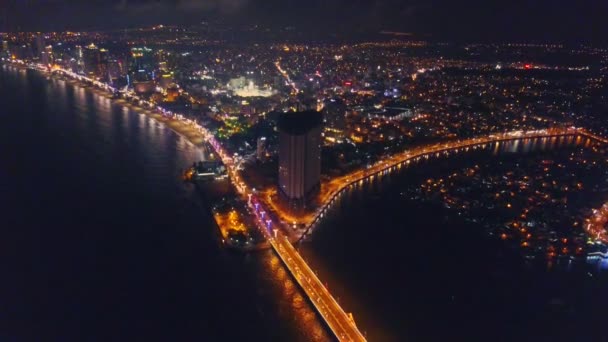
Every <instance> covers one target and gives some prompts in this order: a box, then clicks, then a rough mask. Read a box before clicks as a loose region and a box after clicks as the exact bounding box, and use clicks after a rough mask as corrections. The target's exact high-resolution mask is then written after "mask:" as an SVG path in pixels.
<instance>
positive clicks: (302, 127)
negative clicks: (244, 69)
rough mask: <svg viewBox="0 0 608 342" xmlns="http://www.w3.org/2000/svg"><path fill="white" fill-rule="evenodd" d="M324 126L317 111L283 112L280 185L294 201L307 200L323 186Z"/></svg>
mask: <svg viewBox="0 0 608 342" xmlns="http://www.w3.org/2000/svg"><path fill="white" fill-rule="evenodd" d="M322 126H323V115H322V114H321V113H320V112H316V111H305V112H289V113H283V114H281V115H280V116H279V120H278V128H279V189H280V192H281V193H282V195H283V196H284V197H285V198H286V199H287V200H288V201H290V202H291V203H293V204H300V203H302V204H303V203H305V202H306V201H307V200H308V199H309V198H310V197H311V195H313V194H314V193H315V192H316V191H317V190H318V189H319V185H320V178H321V130H322V128H323V127H322Z"/></svg>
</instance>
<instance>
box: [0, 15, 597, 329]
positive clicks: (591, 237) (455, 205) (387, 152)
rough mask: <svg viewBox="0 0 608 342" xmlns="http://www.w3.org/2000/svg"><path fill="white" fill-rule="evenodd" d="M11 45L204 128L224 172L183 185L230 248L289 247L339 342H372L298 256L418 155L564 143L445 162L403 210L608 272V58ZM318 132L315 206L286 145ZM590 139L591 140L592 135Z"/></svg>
mask: <svg viewBox="0 0 608 342" xmlns="http://www.w3.org/2000/svg"><path fill="white" fill-rule="evenodd" d="M243 37H257V39H251V38H250V39H244V38H243ZM0 40H1V41H2V46H1V51H0V53H1V55H0V57H1V60H2V61H3V62H4V63H7V64H13V65H21V66H23V67H25V66H28V67H32V68H36V69H38V70H40V71H41V72H43V73H45V74H47V75H49V77H57V78H63V79H66V80H67V79H70V80H71V82H79V84H81V85H83V86H87V87H91V88H94V87H97V88H99V89H98V90H100V89H101V90H103V91H105V92H106V93H105V94H106V96H107V97H109V98H113V99H114V100H116V101H119V102H122V103H125V104H128V105H130V106H137V107H138V108H145V110H147V111H150V110H155V111H157V112H159V113H161V120H179V121H182V122H187V123H188V124H189V125H192V127H195V128H196V129H194V128H193V132H194V133H192V136H191V137H194V138H196V137H197V136H198V135H200V137H199V138H200V141H199V143H200V146H201V147H202V148H204V149H205V150H206V151H207V152H208V155H209V158H208V159H207V160H202V161H194V160H193V161H192V162H193V165H192V167H190V165H184V168H187V169H186V171H185V172H184V174H183V177H184V179H185V180H187V181H191V182H194V183H196V184H197V186H199V187H200V188H201V189H203V190H202V191H203V192H205V193H206V196H208V197H209V198H211V200H212V202H213V205H212V212H213V215H214V218H215V220H216V223H217V225H218V227H219V231H220V235H221V239H222V241H223V243H225V244H226V245H227V246H229V247H235V248H237V249H244V250H258V249H268V248H273V249H274V250H275V251H276V252H277V253H278V255H279V256H280V257H281V260H282V261H283V262H284V263H285V264H286V266H287V268H288V269H289V271H290V273H291V274H292V275H293V277H294V278H295V279H296V280H297V282H298V283H299V284H300V286H301V287H302V288H303V289H304V291H305V292H306V293H307V294H308V296H309V298H310V299H311V301H312V303H313V305H314V306H315V308H316V309H317V311H319V313H320V314H321V316H323V317H324V319H325V321H326V323H327V324H328V326H329V327H330V329H331V330H332V331H333V332H334V334H335V335H336V337H337V338H338V339H340V340H363V336H362V335H361V334H360V333H359V331H358V330H357V327H356V325H355V324H354V321H353V319H352V317H346V314H345V313H344V312H343V311H342V310H341V308H340V307H339V305H338V304H337V302H335V301H334V300H333V298H332V297H331V295H329V292H328V291H327V289H325V287H323V284H322V283H321V282H320V281H319V280H318V279H317V278H316V277H314V273H313V272H312V271H310V269H309V268H308V266H307V265H306V263H305V262H304V261H303V259H301V258H300V256H299V255H298V253H297V251H296V250H295V249H293V248H294V247H293V246H292V243H295V242H297V241H301V240H302V239H305V238H307V237H310V236H311V233H312V232H311V229H313V228H314V223H315V222H317V220H318V219H319V217H322V215H323V214H324V213H325V207H323V206H325V205H326V204H327V203H329V202H333V201H334V196H337V195H336V194H337V193H338V192H340V191H342V189H343V188H345V187H346V186H355V185H356V184H357V183H358V181H359V179H361V180H360V181H361V182H363V181H364V179H367V178H369V177H373V175H374V174H377V173H379V172H384V171H382V170H383V169H382V168H385V167H386V168H388V170H387V172H389V171H391V170H393V166H396V165H398V166H399V167H401V165H402V164H403V163H405V162H407V163H408V164H409V162H410V159H412V160H414V158H418V157H419V156H423V157H425V156H426V157H428V155H430V156H431V157H432V156H433V155H434V154H437V156H439V154H440V153H446V155H447V153H448V152H450V151H451V150H455V149H457V148H461V146H466V148H467V150H468V147H469V146H475V147H477V145H480V146H481V144H482V143H483V144H484V145H483V148H484V149H485V150H487V152H488V153H490V154H491V151H492V149H493V148H495V149H496V150H495V151H494V153H495V154H496V153H503V152H504V153H508V152H509V151H511V150H513V151H515V150H518V148H519V149H521V148H522V147H521V146H520V147H517V146H515V147H514V146H513V144H516V142H508V141H507V142H505V140H508V139H511V140H513V139H519V138H522V137H523V138H525V137H528V138H530V139H531V140H530V141H527V142H525V144H531V145H534V144H537V143H539V144H540V142H537V141H535V140H534V139H545V140H543V141H542V144H543V148H542V149H543V150H544V149H545V147H544V145H545V144H549V145H559V144H562V145H564V146H565V147H564V148H565V149H567V152H568V153H567V154H555V155H551V154H534V151H537V149H538V147H537V148H536V149H535V148H534V147H531V148H530V150H531V151H532V152H530V153H532V154H533V155H532V157H526V158H524V157H507V158H498V157H496V158H494V157H491V158H485V159H483V160H481V159H480V160H478V161H477V162H475V163H472V164H467V165H464V164H463V165H461V164H459V163H453V164H451V162H450V159H449V157H446V159H445V161H443V162H439V161H438V162H437V163H439V164H438V165H439V166H438V168H437V172H436V173H430V174H428V175H427V176H426V177H425V179H423V180H421V181H420V183H419V184H416V185H415V186H413V187H411V188H410V189H409V190H407V191H405V192H403V196H404V197H407V198H408V199H411V200H416V201H431V202H436V203H441V204H442V205H443V206H444V207H445V208H448V209H449V210H452V211H454V212H455V213H456V214H457V215H462V216H464V217H465V218H466V219H467V220H469V221H471V222H475V223H476V224H478V223H480V224H482V225H483V226H484V227H485V228H486V233H487V234H488V235H489V238H492V239H496V240H503V241H505V243H506V244H509V245H510V246H513V247H515V248H518V249H521V250H523V251H524V254H525V255H526V257H528V258H530V259H535V258H536V259H543V260H547V261H548V262H549V263H553V262H556V261H557V260H570V261H572V260H577V261H582V262H588V263H597V264H598V265H600V266H603V265H608V254H607V253H608V252H607V250H606V243H608V238H607V235H606V233H605V228H606V227H605V225H606V222H608V209H607V207H605V206H603V205H604V203H605V202H606V200H607V198H606V194H607V189H608V184H606V175H607V174H608V165H607V164H606V153H608V150H607V149H606V143H605V141H601V140H599V139H600V138H598V139H591V138H590V135H591V134H592V135H593V136H594V137H606V136H608V124H607V122H606V120H605V119H603V118H602V117H601V116H600V113H606V112H608V101H607V96H608V82H607V77H608V49H606V48H597V47H593V46H588V45H565V44H564V45H562V44H540V43H521V42H513V43H479V44H456V43H444V42H440V41H433V40H422V39H415V37H411V36H403V35H400V34H398V33H394V32H385V33H383V34H381V35H379V36H378V37H377V38H376V39H370V40H369V41H331V40H327V41H319V42H307V43H304V42H302V41H301V40H299V39H297V38H296V37H292V36H290V30H289V28H286V29H285V31H284V32H283V31H281V32H273V31H271V30H269V29H266V28H263V27H259V26H252V27H246V28H241V29H233V28H226V27H223V26H221V25H217V24H210V23H207V22H202V23H200V24H198V25H193V26H187V27H185V26H184V27H181V26H164V25H158V26H153V27H146V28H139V29H126V30H114V31H101V32H22V33H3V34H2V35H1V36H0ZM244 40H246V41H247V42H244ZM292 112H293V113H302V114H306V113H308V114H306V115H308V116H309V117H313V116H314V115H313V114H311V113H316V112H320V113H322V118H321V117H319V118H320V119H319V120H322V122H321V124H320V125H319V124H318V123H315V122H312V121H310V120H308V121H297V120H300V119H293V118H290V117H289V116H286V114H285V113H292ZM313 121H314V120H313ZM308 126H309V127H308ZM318 127H321V128H320V138H321V140H320V141H319V142H318V145H319V147H320V153H319V156H318V159H319V161H320V172H318V173H320V175H318V176H317V179H315V178H314V173H315V170H314V165H313V166H312V170H313V171H310V170H309V169H308V166H305V170H304V171H302V172H303V173H304V176H303V178H302V180H301V182H302V184H303V185H302V186H301V188H302V189H303V190H302V191H303V193H302V194H299V193H298V192H297V191H300V190H297V189H296V186H293V187H294V189H295V190H294V189H292V188H291V187H292V185H290V184H291V183H290V182H291V178H289V177H294V176H293V174H294V173H296V171H294V170H295V169H294V168H295V166H292V165H291V164H289V165H284V164H283V163H284V160H285V156H291V155H295V154H297V153H300V152H298V151H299V150H298V148H299V147H297V146H298V145H297V144H298V143H295V142H293V143H289V144H292V145H289V149H287V147H285V146H286V145H282V144H283V141H292V140H287V138H285V140H284V136H289V137H294V136H300V135H302V134H303V133H302V132H304V130H306V132H304V134H306V137H307V138H305V139H309V140H303V141H305V144H311V143H310V141H311V140H310V139H312V141H316V140H314V130H315V129H316V128H318ZM579 128H580V129H584V130H585V132H588V133H585V134H586V135H583V136H582V137H581V136H580V135H578V132H579V131H577V130H576V129H579ZM180 129H181V130H182V131H185V132H186V134H187V130H185V129H184V128H183V127H181V128H179V127H178V128H177V130H178V131H179V130H180ZM299 130H302V132H300V131H299ZM309 132H313V133H309ZM505 134H510V135H509V136H507V135H505ZM478 137H490V138H484V139H487V140H483V141H480V140H475V139H478ZM492 139H493V140H492ZM547 139H549V140H551V139H553V140H551V141H549V142H548V141H547ZM559 139H561V140H560V141H557V140H559ZM568 139H569V140H568ZM192 140H196V139H192ZM533 140H534V141H533ZM562 140H563V141H562ZM497 141H503V142H500V143H498V142H497ZM314 144H316V143H314ZM438 144H446V145H445V146H443V147H442V146H439V145H438ZM449 144H453V145H449ZM509 144H511V145H509ZM522 144H524V143H523V142H522ZM566 145H567V146H566ZM429 146H430V147H429ZM448 147H449V149H448ZM305 148H307V149H308V148H309V147H308V145H306V147H305ZM547 149H549V150H550V149H551V148H550V147H547ZM312 150H314V149H312ZM282 151H286V152H282ZM307 151H308V150H307ZM501 151H502V152H501ZM505 151H506V152H505ZM526 152H528V151H526ZM562 152H563V151H562ZM306 153H309V152H306ZM310 153H314V151H313V152H310ZM305 158H310V155H307V157H305ZM391 158H394V159H391ZM399 158H401V159H399ZM294 163H295V162H294ZM304 163H305V164H306V165H309V164H310V163H312V164H314V163H313V162H311V161H310V160H308V159H304ZM390 163H392V164H390ZM441 163H443V164H441ZM389 164H390V165H389ZM393 164H394V165H393ZM294 165H295V164H294ZM315 165H317V164H315ZM277 180H278V183H279V186H277ZM351 183H352V184H351ZM349 184H350V185H349ZM319 189H320V191H318V190H319ZM313 190H314V191H313ZM309 193H313V195H312V197H313V199H310V198H308V197H309ZM317 194H320V195H318V196H317ZM281 195H286V197H287V200H285V198H284V197H285V196H281ZM315 196H316V197H315ZM303 198H304V199H303ZM321 207H322V208H321ZM320 208H321V209H320ZM311 274H312V275H313V276H312V279H311ZM343 316H344V317H346V318H344V317H343Z"/></svg>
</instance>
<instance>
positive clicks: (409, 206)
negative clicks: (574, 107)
mask: <svg viewBox="0 0 608 342" xmlns="http://www.w3.org/2000/svg"><path fill="white" fill-rule="evenodd" d="M554 140H555V139H551V142H547V143H545V142H543V143H542V144H541V143H536V142H535V144H525V145H522V144H521V143H519V144H517V143H507V144H506V145H505V146H502V145H501V146H502V147H501V148H500V149H498V151H497V152H493V151H492V150H491V149H490V150H485V151H482V152H468V153H467V155H466V158H464V157H460V156H459V157H450V158H448V159H445V158H444V159H439V160H432V161H427V162H422V163H421V164H417V165H416V166H411V167H409V168H407V169H403V170H402V171H400V172H398V173H393V174H390V175H385V176H383V177H381V179H379V178H376V179H375V180H374V181H373V182H371V183H366V184H365V185H363V189H361V188H360V187H359V188H357V189H356V190H352V191H351V192H350V193H347V194H346V195H345V196H344V197H342V198H341V199H340V201H339V202H338V204H337V205H336V207H334V208H333V209H331V210H330V212H329V214H328V215H327V217H326V219H325V221H323V222H322V223H321V224H320V225H319V226H318V227H317V228H316V231H314V233H313V238H312V242H311V243H310V244H308V245H305V246H303V247H302V251H303V254H304V256H305V258H306V259H307V260H308V261H309V263H310V264H311V265H312V267H313V268H314V269H316V270H317V271H318V273H319V275H320V278H321V279H322V280H324V281H327V282H328V284H329V286H330V290H331V291H332V293H333V294H334V295H336V296H337V297H338V298H339V300H338V301H339V302H340V303H341V304H342V306H343V307H344V308H345V310H346V311H350V312H353V314H354V317H355V320H356V321H357V323H358V325H359V327H360V328H361V329H362V330H363V331H365V332H366V333H367V336H368V338H369V339H370V341H608V329H606V325H605V323H604V316H603V312H604V311H605V309H606V307H607V305H608V276H607V274H606V272H605V271H604V270H602V269H599V268H598V267H597V265H588V264H586V262H585V260H584V259H582V260H581V259H579V260H578V261H573V262H569V261H568V259H567V258H566V259H559V260H556V261H554V262H553V264H552V265H549V264H548V262H547V260H546V259H545V258H542V257H541V258H536V259H533V260H530V259H527V258H526V257H525V254H524V251H523V250H521V249H520V248H518V247H517V248H514V246H509V245H507V244H506V243H504V242H503V241H501V240H500V239H498V236H497V235H495V236H493V237H491V236H489V234H488V233H489V232H491V230H489V229H486V228H484V227H482V226H481V225H480V224H476V223H472V222H470V221H466V220H465V219H464V217H462V216H459V214H458V213H457V211H456V210H451V209H447V208H445V207H443V206H442V205H440V204H439V203H436V204H435V203H433V202H421V201H419V200H412V199H411V198H410V197H408V196H404V194H407V193H408V189H411V188H412V187H413V186H416V185H417V184H420V183H421V182H424V181H425V180H426V179H428V178H432V177H439V176H445V175H449V174H451V173H452V172H454V171H456V170H459V169H460V168H462V167H472V166H474V165H476V163H480V162H481V163H483V164H482V165H485V163H487V164H489V165H492V163H498V161H499V160H501V161H504V162H508V163H510V164H511V165H517V163H520V164H519V165H525V162H524V161H530V160H537V161H538V162H539V161H540V160H543V159H551V158H552V157H551V156H552V155H555V156H557V155H558V154H561V153H566V155H567V154H568V153H570V152H571V151H573V150H574V148H575V147H574V146H573V145H570V144H567V143H565V142H562V144H561V145H560V147H557V145H556V142H555V141H554ZM518 145H519V147H517V146H518ZM515 151H518V152H515ZM570 170H572V169H570ZM481 172H482V173H483V172H484V171H483V170H482V171H481ZM485 172H488V171H485ZM490 172H491V171H490ZM581 172H584V170H582V171H581ZM588 178H589V177H586V175H585V174H581V175H580V180H581V181H583V180H584V181H585V184H586V186H589V185H593V184H595V183H599V180H593V179H588ZM588 197H589V198H588V200H589V201H590V202H593V204H587V205H590V206H591V207H599V206H601V204H602V203H603V200H600V198H604V200H605V198H606V194H603V195H601V194H593V196H591V195H589V196H588ZM531 232H532V233H535V232H534V230H531ZM573 233H577V232H574V230H573ZM573 235H574V234H573ZM332 284H333V285H332Z"/></svg>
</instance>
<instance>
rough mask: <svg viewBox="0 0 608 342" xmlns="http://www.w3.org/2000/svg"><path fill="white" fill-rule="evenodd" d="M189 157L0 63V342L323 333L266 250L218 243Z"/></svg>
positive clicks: (73, 93) (90, 97) (127, 114)
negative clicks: (187, 174)
mask: <svg viewBox="0 0 608 342" xmlns="http://www.w3.org/2000/svg"><path fill="white" fill-rule="evenodd" d="M201 158H203V156H202V155H201V152H200V151H199V149H198V148H196V147H195V146H193V145H191V144H189V143H188V142H187V141H186V140H185V139H183V138H182V137H180V136H179V135H177V134H175V133H174V132H173V131H171V130H169V129H167V128H165V127H163V126H161V125H160V124H157V123H156V122H154V121H153V120H151V119H149V118H147V117H146V116H144V115H141V114H138V113H135V112H132V111H129V110H128V109H126V108H124V107H122V106H118V105H114V104H112V102H111V101H110V100H109V99H107V98H104V97H103V96H99V95H96V94H94V93H93V92H91V91H89V90H85V89H82V88H78V87H74V86H72V85H70V84H68V83H66V82H64V81H60V80H53V79H51V80H47V79H45V77H43V76H41V75H40V74H38V73H36V72H33V71H25V70H18V69H15V68H11V67H7V66H0V214H1V215H0V341H158V340H160V341H245V340H254V341H294V340H296V341H311V340H312V341H324V340H327V339H328V338H329V337H328V335H327V332H326V331H325V328H324V327H323V326H322V325H321V324H320V323H319V321H318V318H317V317H316V315H315V313H314V311H312V310H311V309H310V305H309V304H308V303H307V302H306V301H305V300H304V298H302V296H301V294H300V292H299V289H298V288H297V286H296V285H294V283H293V282H292V281H291V279H290V278H289V276H288V275H287V274H286V273H285V271H284V270H283V268H282V267H281V264H280V262H279V260H278V259H277V258H276V257H274V256H273V255H272V254H271V253H262V254H257V255H249V256H246V255H241V254H235V253H232V252H230V251H226V250H224V249H222V248H221V246H220V244H219V242H218V238H217V234H216V231H215V228H214V226H213V223H212V218H211V217H210V215H209V214H208V213H207V211H206V209H205V204H204V203H202V200H201V199H200V196H198V194H197V193H196V192H195V191H194V189H193V188H192V187H191V186H188V185H186V184H183V183H182V182H181V181H180V180H179V176H180V170H181V169H183V168H185V167H187V166H189V165H190V164H191V163H192V162H193V161H195V160H200V159H201Z"/></svg>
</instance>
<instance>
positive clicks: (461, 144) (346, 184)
mask: <svg viewBox="0 0 608 342" xmlns="http://www.w3.org/2000/svg"><path fill="white" fill-rule="evenodd" d="M577 135H578V136H584V137H587V138H591V139H595V140H597V141H599V142H602V143H605V144H608V140H607V139H604V138H601V137H599V136H596V135H593V134H591V133H589V132H588V131H585V130H583V129H581V128H575V127H569V128H550V129H542V130H536V131H527V132H523V131H513V132H507V133H496V134H490V135H487V136H483V137H476V138H470V139H464V140H455V141H449V142H445V143H436V144H432V145H426V146H421V147H416V148H414V149H411V150H409V151H405V152H402V153H397V154H395V155H392V156H389V157H387V158H385V159H383V160H381V161H378V162H377V163H375V164H374V165H372V166H371V167H369V168H367V169H360V170H357V171H354V172H352V173H350V174H347V175H344V176H341V177H336V178H333V179H331V180H330V181H328V182H325V183H323V184H321V191H320V194H319V197H318V201H317V202H318V203H319V206H318V207H317V209H316V210H315V211H313V212H308V213H304V214H300V215H293V214H291V213H289V212H288V211H286V210H284V208H282V207H280V206H279V205H278V204H277V203H275V202H274V201H272V200H271V195H272V194H273V191H272V190H268V191H266V192H265V193H264V196H261V197H260V199H261V201H262V202H263V204H264V205H265V206H267V207H271V208H272V209H273V210H274V212H275V213H276V214H277V215H278V216H279V219H280V221H282V222H286V223H293V222H295V223H297V224H299V225H302V226H304V227H305V229H303V231H300V232H298V233H297V234H306V233H307V232H308V233H309V232H310V229H311V228H312V227H313V226H314V225H315V224H317V223H318V222H319V221H320V220H321V219H322V218H323V217H324V215H325V214H326V212H327V210H328V209H329V208H330V207H331V206H332V205H333V204H334V203H335V202H336V200H337V199H338V197H339V196H340V195H342V194H343V193H344V192H345V191H346V190H347V189H348V188H352V187H355V186H357V185H360V184H363V183H364V182H365V181H367V180H373V179H374V178H375V177H379V176H382V175H384V174H388V173H390V172H392V171H394V170H397V169H400V168H401V167H405V166H408V165H410V164H411V163H415V162H417V161H419V160H422V159H429V158H437V157H441V156H449V155H450V154H454V153H462V152H467V151H469V150H476V149H478V148H485V147H487V145H488V144H493V143H498V142H504V141H511V140H519V139H539V138H551V137H566V136H577ZM290 233H292V234H296V233H293V232H290Z"/></svg>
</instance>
